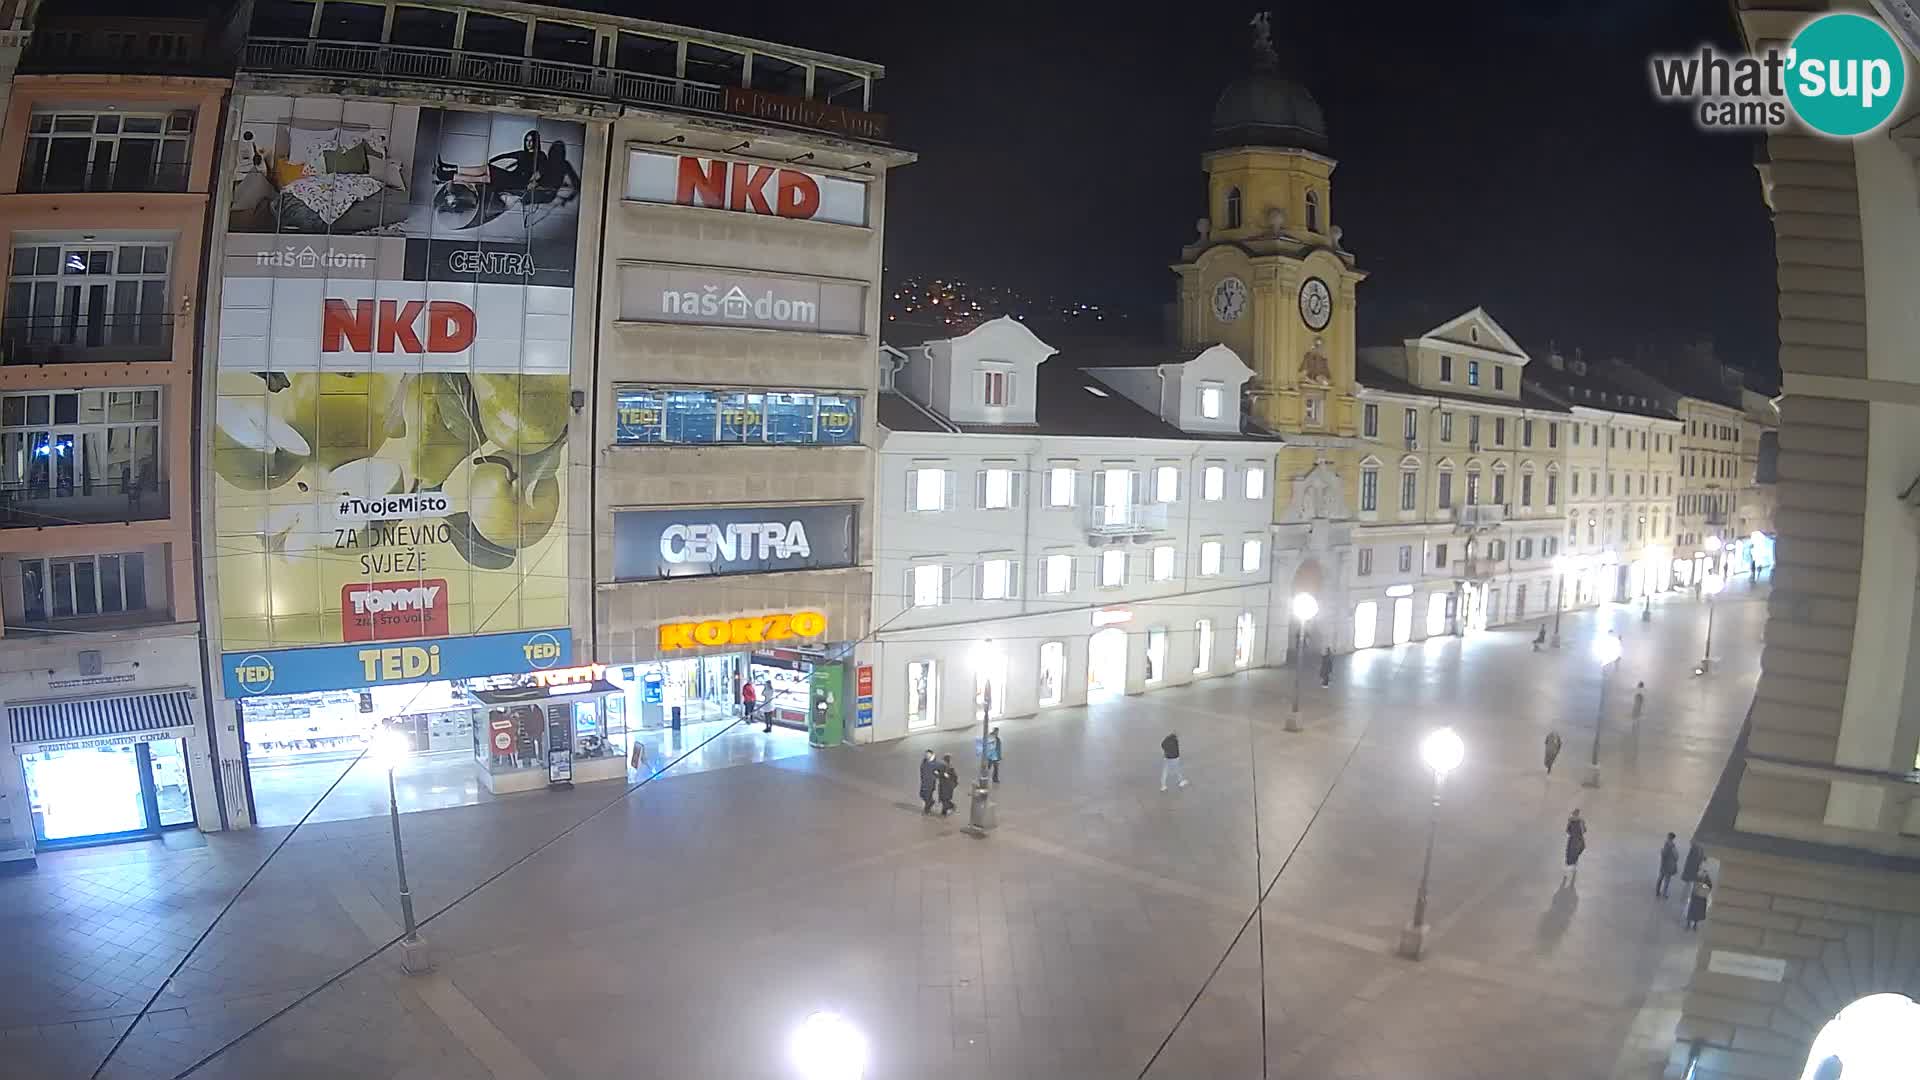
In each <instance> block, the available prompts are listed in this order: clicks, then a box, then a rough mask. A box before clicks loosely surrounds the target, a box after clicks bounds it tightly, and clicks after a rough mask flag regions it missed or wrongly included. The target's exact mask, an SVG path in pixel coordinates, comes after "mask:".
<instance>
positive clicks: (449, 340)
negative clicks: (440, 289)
mask: <svg viewBox="0 0 1920 1080" xmlns="http://www.w3.org/2000/svg"><path fill="white" fill-rule="evenodd" d="M422 313H424V314H425V322H426V327H425V329H426V343H425V344H424V345H422V344H421V335H420V330H419V326H420V323H421V318H422ZM472 347H473V309H472V308H470V307H468V306H467V305H465V304H462V303H460V302H458V301H456V300H408V301H406V302H405V303H401V302H400V301H398V300H381V301H379V303H378V304H377V305H376V304H375V302H374V301H372V300H355V301H354V302H353V306H352V307H348V306H347V302H346V301H345V300H331V299H330V300H328V301H327V306H326V310H325V311H323V312H321V315H320V351H321V352H330V353H332V352H383V353H390V352H403V353H453V352H465V351H467V350H468V349H469V348H472Z"/></svg>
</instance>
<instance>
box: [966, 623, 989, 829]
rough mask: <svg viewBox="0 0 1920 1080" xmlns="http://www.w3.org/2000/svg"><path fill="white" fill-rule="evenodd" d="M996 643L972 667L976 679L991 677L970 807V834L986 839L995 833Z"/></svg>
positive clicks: (977, 655) (984, 702)
mask: <svg viewBox="0 0 1920 1080" xmlns="http://www.w3.org/2000/svg"><path fill="white" fill-rule="evenodd" d="M994 659H995V655H994V651H993V639H992V638H987V639H986V640H984V641H982V642H981V643H980V647H979V648H978V649H977V650H976V651H975V653H974V658H973V667H974V671H975V676H974V677H975V678H979V674H978V673H979V672H981V671H985V672H987V673H988V675H987V680H986V692H985V693H984V694H982V695H981V703H980V775H979V776H978V777H977V778H975V780H974V781H973V794H972V797H971V799H970V801H969V804H968V806H967V830H966V831H967V832H969V833H971V834H972V835H974V836H978V837H985V836H986V835H987V834H988V833H990V832H992V831H993V827H994V824H995V822H994V813H993V799H992V795H991V792H992V790H993V789H992V788H991V786H989V776H988V773H987V769H988V764H987V740H988V739H989V738H991V737H992V735H993V677H992V674H991V673H992V672H993V671H994V670H995V668H994Z"/></svg>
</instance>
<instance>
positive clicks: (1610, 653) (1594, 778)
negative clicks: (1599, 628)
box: [1580, 630, 1620, 788]
mask: <svg viewBox="0 0 1920 1080" xmlns="http://www.w3.org/2000/svg"><path fill="white" fill-rule="evenodd" d="M1593 659H1594V660H1595V661H1596V662H1597V663H1598V664H1599V665H1600V708H1599V709H1598V710H1596V711H1595V712H1594V715H1593V754H1592V755H1591V756H1590V757H1589V758H1588V759H1587V776H1586V779H1584V780H1582V781H1581V782H1580V783H1581V784H1582V785H1583V786H1585V787H1590V788H1597V787H1599V786H1600V729H1601V728H1602V727H1604V726H1605V725H1606V721H1607V673H1608V670H1609V668H1611V667H1612V665H1614V664H1617V663H1619V662H1620V635H1618V634H1615V633H1613V632H1612V631H1611V630H1609V631H1608V632H1607V633H1605V634H1602V635H1600V637H1599V638H1598V639H1597V640H1596V641H1594V643H1593Z"/></svg>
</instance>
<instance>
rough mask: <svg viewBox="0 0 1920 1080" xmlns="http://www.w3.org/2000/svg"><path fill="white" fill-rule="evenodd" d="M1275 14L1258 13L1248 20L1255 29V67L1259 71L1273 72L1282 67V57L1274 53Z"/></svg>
mask: <svg viewBox="0 0 1920 1080" xmlns="http://www.w3.org/2000/svg"><path fill="white" fill-rule="evenodd" d="M1272 24H1273V12H1271V11H1262V12H1257V13H1256V14H1255V15H1254V16H1253V18H1251V19H1249V20H1247V25H1248V26H1251V27H1253V66H1254V68H1255V69H1256V70H1259V71H1273V70H1276V69H1278V68H1279V66H1280V57H1279V56H1278V55H1276V54H1275V53H1274V51H1273V26H1272Z"/></svg>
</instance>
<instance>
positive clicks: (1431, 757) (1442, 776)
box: [1400, 727, 1467, 960]
mask: <svg viewBox="0 0 1920 1080" xmlns="http://www.w3.org/2000/svg"><path fill="white" fill-rule="evenodd" d="M1466 753H1467V748H1466V744H1464V743H1462V742H1461V741H1460V736H1459V735H1457V734H1455V733H1454V730H1453V729H1452V728H1450V727H1443V728H1441V729H1439V730H1438V731H1435V732H1434V733H1433V734H1431V735H1428V736H1427V737H1426V738H1425V739H1424V740H1422V741H1421V743H1420V757H1421V758H1422V759H1423V760H1425V761H1426V763H1427V768H1429V769H1432V770H1433V807H1432V809H1431V811H1430V812H1429V814H1428V817H1427V857H1426V860H1425V861H1424V862H1422V863H1421V864H1420V891H1419V892H1417V893H1415V894H1414V897H1413V921H1412V922H1410V923H1408V924H1407V926H1406V928H1405V929H1403V930H1401V931H1400V955H1401V956H1404V957H1406V958H1407V959H1409V960H1418V959H1420V954H1421V953H1422V952H1425V951H1426V947H1427V881H1428V879H1429V878H1431V877H1432V876H1433V840H1434V837H1435V836H1436V835H1437V834H1438V833H1439V832H1440V786H1441V784H1443V783H1445V782H1446V779H1447V774H1448V773H1450V772H1452V771H1453V770H1454V769H1455V768H1456V767H1458V766H1459V764H1460V759H1461V758H1463V757H1465V756H1466Z"/></svg>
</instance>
